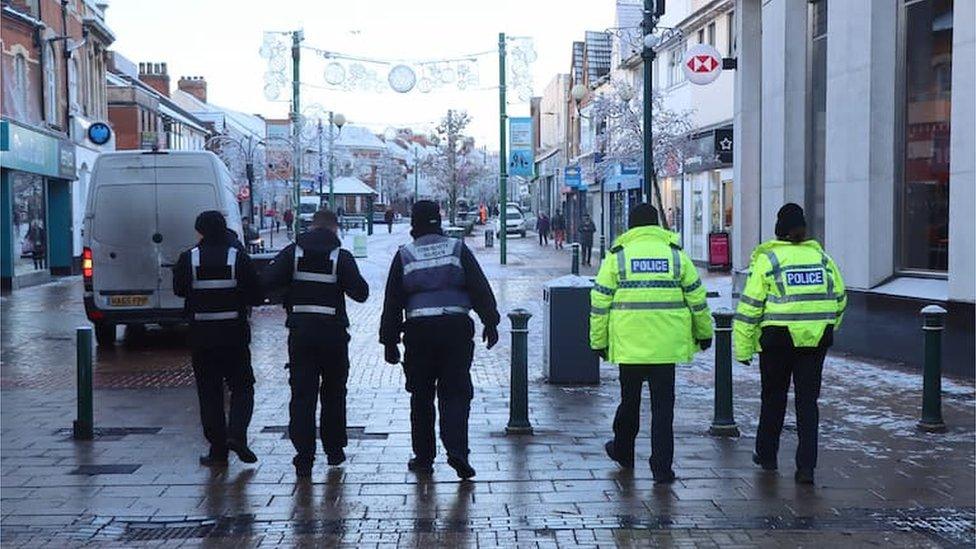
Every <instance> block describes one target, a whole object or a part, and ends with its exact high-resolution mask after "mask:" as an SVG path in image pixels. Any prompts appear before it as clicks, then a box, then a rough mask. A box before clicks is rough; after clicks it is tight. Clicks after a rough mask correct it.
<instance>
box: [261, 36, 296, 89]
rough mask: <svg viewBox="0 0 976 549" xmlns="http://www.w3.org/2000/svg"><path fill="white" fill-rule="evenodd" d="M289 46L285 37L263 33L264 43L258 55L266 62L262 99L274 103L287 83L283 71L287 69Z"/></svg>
mask: <svg viewBox="0 0 976 549" xmlns="http://www.w3.org/2000/svg"><path fill="white" fill-rule="evenodd" d="M288 51H289V46H288V43H287V39H286V38H285V35H284V34H282V33H280V32H266V33H264V42H262V44H261V49H259V50H258V53H259V54H260V55H261V57H263V58H264V59H266V60H267V61H268V68H267V70H266V71H265V73H264V97H265V99H267V100H268V101H274V100H276V99H278V97H279V96H280V95H281V90H282V88H284V87H285V85H286V84H287V83H288V78H287V77H286V76H285V69H286V68H287V67H288Z"/></svg>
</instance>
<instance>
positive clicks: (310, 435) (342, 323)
mask: <svg viewBox="0 0 976 549" xmlns="http://www.w3.org/2000/svg"><path fill="white" fill-rule="evenodd" d="M338 225H339V220H338V219H337V218H336V216H335V214H333V213H332V212H330V211H328V210H319V211H317V212H315V214H314V215H313V216H312V224H311V226H310V228H309V230H308V231H307V232H304V233H302V234H300V235H298V238H297V242H296V243H294V244H290V245H288V246H287V247H285V249H283V250H282V251H281V252H280V253H278V255H277V256H276V257H275V259H274V261H272V262H271V263H270V264H269V265H268V267H267V268H266V269H265V271H264V272H263V273H262V284H263V285H264V287H265V288H266V289H267V290H268V291H269V292H270V291H274V290H280V289H284V290H285V296H284V306H285V310H286V311H287V312H288V320H287V321H286V326H288V384H289V385H290V386H291V402H289V404H288V412H289V421H288V436H289V438H290V439H291V442H292V444H293V445H294V446H295V451H296V456H295V457H294V459H293V460H292V464H293V465H294V466H295V474H296V475H297V476H298V477H308V476H310V475H311V474H312V464H313V462H314V461H315V407H316V403H317V402H316V401H319V400H320V401H321V407H322V408H321V414H320V416H319V435H320V437H321V439H322V448H323V449H324V450H325V454H326V457H327V459H328V464H329V465H340V464H341V463H342V462H344V461H345V460H346V453H345V450H344V448H345V447H346V444H347V443H348V440H347V438H346V380H347V378H348V376H349V349H348V344H349V333H348V331H347V328H348V327H349V317H348V316H347V315H346V300H345V296H349V297H350V298H352V299H353V300H354V301H357V302H359V303H362V302H364V301H366V298H367V297H369V285H368V284H367V283H366V281H365V280H364V279H363V277H362V276H361V275H360V274H359V268H358V267H357V266H356V260H355V259H354V258H353V256H352V254H351V253H349V251H348V250H344V249H342V248H341V247H340V246H341V245H342V243H341V242H340V241H339V237H338V236H337V232H338V230H339V227H338Z"/></svg>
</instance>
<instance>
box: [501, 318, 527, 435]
mask: <svg viewBox="0 0 976 549" xmlns="http://www.w3.org/2000/svg"><path fill="white" fill-rule="evenodd" d="M530 318H532V313H530V312H528V311H526V310H525V309H514V310H513V311H511V312H510V313H508V319H509V320H511V322H512V370H511V371H512V379H511V395H510V398H509V407H508V426H506V427H505V434H507V435H531V434H532V424H531V423H529V319H530Z"/></svg>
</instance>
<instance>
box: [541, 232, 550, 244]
mask: <svg viewBox="0 0 976 549" xmlns="http://www.w3.org/2000/svg"><path fill="white" fill-rule="evenodd" d="M539 245H540V246H548V245H549V233H548V232H547V231H539Z"/></svg>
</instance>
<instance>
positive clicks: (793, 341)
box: [732, 203, 847, 484]
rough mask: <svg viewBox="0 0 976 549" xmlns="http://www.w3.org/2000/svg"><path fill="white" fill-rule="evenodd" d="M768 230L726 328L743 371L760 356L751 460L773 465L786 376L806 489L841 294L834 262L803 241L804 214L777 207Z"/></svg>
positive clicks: (783, 410) (844, 301) (813, 465)
mask: <svg viewBox="0 0 976 549" xmlns="http://www.w3.org/2000/svg"><path fill="white" fill-rule="evenodd" d="M775 232H776V238H775V239H774V240H770V241H767V242H764V243H762V244H760V245H759V246H758V247H757V248H756V249H755V251H753V252H752V263H751V265H750V267H749V273H750V274H749V278H748V280H747V281H746V286H745V288H744V289H743V290H742V295H741V297H740V298H739V305H738V307H737V308H736V314H735V321H734V322H733V325H732V330H733V338H734V341H735V358H736V360H738V361H739V362H741V363H743V364H745V365H749V364H750V363H751V362H752V356H753V354H755V352H756V351H757V350H758V351H759V372H760V376H761V379H762V405H761V407H760V412H759V428H758V429H757V431H756V451H755V453H753V455H752V461H753V462H754V463H755V464H756V465H759V466H760V467H762V468H763V469H766V470H775V469H776V468H777V467H778V464H777V457H776V455H777V453H778V452H779V438H780V434H781V433H782V431H783V418H784V417H785V415H786V399H787V396H788V394H789V391H790V378H792V380H793V393H794V400H795V401H796V402H795V404H796V434H797V438H799V444H798V445H797V447H796V473H795V475H794V479H795V480H796V482H797V483H800V484H813V480H814V477H813V472H814V469H815V468H816V467H817V432H818V430H819V422H820V411H819V408H818V405H817V399H818V398H819V397H820V385H821V381H822V379H823V363H824V358H825V357H826V354H827V349H828V348H829V347H830V346H831V344H833V341H834V331H835V330H836V329H837V328H838V327H840V322H841V319H842V317H843V316H844V309H845V308H846V306H847V294H846V293H845V289H844V280H843V278H842V277H841V274H840V270H839V269H838V268H837V265H836V264H835V263H834V260H833V259H831V258H830V256H828V255H827V254H826V252H824V250H823V248H822V247H821V246H820V244H819V243H818V242H817V241H816V240H813V239H812V238H807V230H806V218H805V217H804V215H803V208H801V207H800V206H798V205H796V204H792V203H790V204H786V205H784V206H783V207H782V208H780V210H779V212H778V213H777V214H776V227H775Z"/></svg>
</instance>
